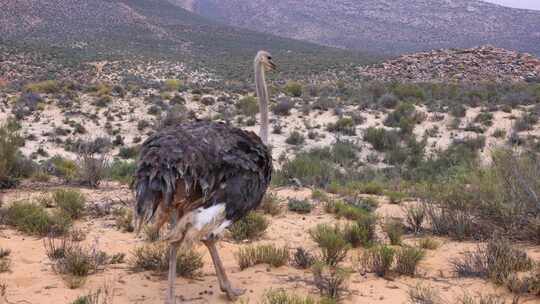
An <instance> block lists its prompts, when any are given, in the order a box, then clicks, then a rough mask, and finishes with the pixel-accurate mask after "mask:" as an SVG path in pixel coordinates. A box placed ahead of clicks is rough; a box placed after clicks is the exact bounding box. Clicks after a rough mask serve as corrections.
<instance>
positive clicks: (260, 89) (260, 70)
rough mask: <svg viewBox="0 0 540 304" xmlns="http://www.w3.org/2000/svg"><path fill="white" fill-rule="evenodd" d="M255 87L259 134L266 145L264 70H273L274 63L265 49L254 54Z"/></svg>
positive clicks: (266, 108) (266, 116)
mask: <svg viewBox="0 0 540 304" xmlns="http://www.w3.org/2000/svg"><path fill="white" fill-rule="evenodd" d="M254 64H255V87H256V88H257V97H259V110H260V113H261V131H260V133H259V136H260V137H261V140H262V141H263V143H264V144H265V145H266V144H268V88H267V87H266V79H265V70H268V71H273V70H275V69H276V64H275V63H274V62H273V61H272V55H270V53H268V52H267V51H259V52H258V53H257V56H255V61H254Z"/></svg>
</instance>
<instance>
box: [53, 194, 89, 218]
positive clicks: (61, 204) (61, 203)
mask: <svg viewBox="0 0 540 304" xmlns="http://www.w3.org/2000/svg"><path fill="white" fill-rule="evenodd" d="M52 197H53V201H54V203H55V205H56V206H57V207H58V208H59V209H60V210H62V211H63V212H65V213H66V214H68V215H69V216H70V217H71V218H73V219H78V218H80V217H81V216H82V214H83V212H84V208H85V204H86V198H85V197H84V195H83V194H82V193H81V192H80V191H78V190H71V189H59V190H56V191H54V193H53V196H52Z"/></svg>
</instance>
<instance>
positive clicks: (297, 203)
mask: <svg viewBox="0 0 540 304" xmlns="http://www.w3.org/2000/svg"><path fill="white" fill-rule="evenodd" d="M287 207H288V208H289V211H292V212H296V213H300V214H307V213H310V212H311V209H313V205H312V204H311V203H310V202H309V201H308V200H305V199H304V200H298V199H289V203H288V204H287Z"/></svg>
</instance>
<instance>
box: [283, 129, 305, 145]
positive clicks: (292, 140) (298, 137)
mask: <svg viewBox="0 0 540 304" xmlns="http://www.w3.org/2000/svg"><path fill="white" fill-rule="evenodd" d="M305 141H306V138H305V137H304V135H302V133H300V132H298V131H292V132H291V134H289V137H287V139H285V142H286V143H287V144H289V145H293V146H299V145H301V144H303V143H304V142H305Z"/></svg>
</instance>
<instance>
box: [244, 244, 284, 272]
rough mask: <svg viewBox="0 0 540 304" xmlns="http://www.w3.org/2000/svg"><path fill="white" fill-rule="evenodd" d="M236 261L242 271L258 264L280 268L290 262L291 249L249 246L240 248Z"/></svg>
mask: <svg viewBox="0 0 540 304" xmlns="http://www.w3.org/2000/svg"><path fill="white" fill-rule="evenodd" d="M236 259H237V261H238V266H240V269H241V270H243V269H246V268H248V267H251V266H254V265H258V264H269V265H270V266H272V267H280V266H283V265H285V264H287V262H288V261H289V249H288V248H287V247H283V248H277V247H275V246H273V245H258V246H247V247H243V248H240V250H239V251H238V253H237V254H236Z"/></svg>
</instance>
